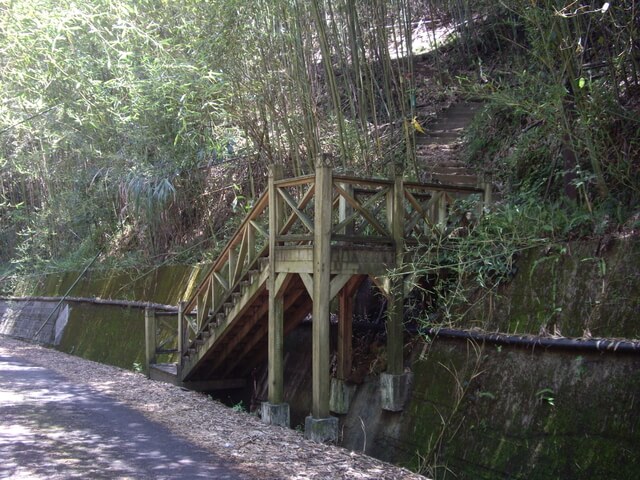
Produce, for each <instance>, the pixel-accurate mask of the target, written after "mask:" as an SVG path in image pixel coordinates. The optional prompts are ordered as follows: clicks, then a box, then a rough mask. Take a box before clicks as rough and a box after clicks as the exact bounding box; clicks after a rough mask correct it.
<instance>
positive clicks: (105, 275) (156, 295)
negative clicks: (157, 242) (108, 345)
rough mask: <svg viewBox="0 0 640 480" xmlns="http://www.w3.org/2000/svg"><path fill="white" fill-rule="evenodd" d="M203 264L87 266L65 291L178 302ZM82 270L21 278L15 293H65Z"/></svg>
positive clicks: (75, 294) (190, 288)
mask: <svg viewBox="0 0 640 480" xmlns="http://www.w3.org/2000/svg"><path fill="white" fill-rule="evenodd" d="M206 270H207V268H206V267H193V266H186V265H172V266H165V267H160V268H157V269H153V270H151V271H146V272H145V271H139V270H133V269H132V270H126V271H123V270H90V271H88V272H86V273H85V274H84V275H82V277H81V278H80V281H79V282H78V283H77V284H76V285H75V286H74V287H73V289H72V290H71V292H70V293H69V294H68V295H69V296H72V297H97V298H108V299H118V300H138V301H144V302H154V303H162V304H167V305H177V304H178V302H179V301H180V300H182V299H185V298H188V297H189V296H190V295H191V293H192V292H193V289H194V288H195V287H196V286H197V284H198V282H199V280H200V278H201V276H202V274H203V272H204V271H206ZM80 274H81V272H79V271H78V272H65V273H63V274H50V275H44V276H42V277H40V278H38V279H36V280H35V281H33V280H32V279H30V280H25V281H23V282H21V283H20V284H19V285H18V286H17V288H16V291H15V292H14V295H16V296H22V295H36V296H49V297H56V296H62V295H65V294H67V292H68V291H69V288H70V287H71V286H72V285H73V284H74V282H75V281H76V280H77V279H78V277H79V276H80Z"/></svg>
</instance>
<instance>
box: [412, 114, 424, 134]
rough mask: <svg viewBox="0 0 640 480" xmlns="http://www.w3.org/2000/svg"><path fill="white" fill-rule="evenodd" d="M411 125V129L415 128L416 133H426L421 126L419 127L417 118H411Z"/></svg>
mask: <svg viewBox="0 0 640 480" xmlns="http://www.w3.org/2000/svg"><path fill="white" fill-rule="evenodd" d="M411 125H413V128H415V129H416V131H418V132H420V133H427V132H425V131H424V128H422V125H420V122H418V118H417V117H413V120H411Z"/></svg>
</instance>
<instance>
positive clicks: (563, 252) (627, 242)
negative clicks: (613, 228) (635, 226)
mask: <svg viewBox="0 0 640 480" xmlns="http://www.w3.org/2000/svg"><path fill="white" fill-rule="evenodd" d="M514 267H515V272H516V273H515V275H514V276H513V278H512V279H511V280H510V281H508V282H505V283H504V284H503V285H502V286H501V287H500V288H499V289H498V291H497V292H496V293H494V294H490V295H487V292H486V291H482V292H478V294H477V296H476V297H477V298H482V301H480V302H478V303H476V305H475V307H474V308H472V309H471V310H469V311H468V313H467V314H466V315H465V316H464V320H463V321H462V325H461V326H465V327H481V328H483V329H485V330H487V331H499V332H503V333H529V334H534V335H535V334H538V333H539V332H540V331H541V330H547V331H548V332H550V333H553V332H554V331H559V332H561V334H562V335H564V336H566V337H581V336H583V334H584V333H585V331H588V332H589V333H590V334H591V335H593V336H594V337H614V338H618V337H622V338H629V339H634V338H640V318H639V313H640V241H639V240H638V239H637V238H627V239H610V240H607V241H606V243H605V241H604V240H593V241H582V242H572V243H569V244H562V245H555V246H553V247H545V248H540V249H536V250H531V251H529V252H527V253H524V254H522V255H521V256H519V257H517V258H516V259H515V263H514ZM467 309H468V306H465V310H467Z"/></svg>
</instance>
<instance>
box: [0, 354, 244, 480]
mask: <svg viewBox="0 0 640 480" xmlns="http://www.w3.org/2000/svg"><path fill="white" fill-rule="evenodd" d="M0 478H2V479H5V478H11V479H23V478H24V479H46V480H58V479H72V478H82V479H116V478H117V479H136V480H137V479H141V480H142V479H199V478H202V479H204V478H207V479H237V478H250V477H249V476H247V475H246V474H244V473H242V472H239V471H237V470H236V471H234V467H233V465H232V464H231V463H230V462H226V461H224V460H223V459H221V458H220V457H216V456H215V455H213V454H212V453H210V452H206V451H204V450H201V449H198V448H197V447H195V446H193V445H191V444H190V443H188V442H187V441H185V440H182V439H180V438H178V437H175V436H173V435H172V434H171V433H170V432H169V431H168V430H167V429H166V428H164V427H162V426H160V425H157V424H154V423H151V422H150V421H148V420H147V419H146V418H145V417H143V416H142V415H141V414H140V413H138V412H136V411H134V410H131V409H129V408H127V407H126V406H123V405H122V404H119V403H117V402H116V401H115V400H113V399H111V398H109V397H108V396H105V395H103V394H100V393H96V392H94V391H92V390H89V389H87V388H86V387H79V386H77V385H74V384H72V383H70V382H69V381H67V380H66V379H65V378H64V377H62V376H60V375H58V374H56V373H54V372H53V371H51V370H48V369H46V368H42V367H39V366H36V365H33V364H30V363H27V362H25V360H23V359H20V358H16V357H11V356H7V355H3V354H0Z"/></svg>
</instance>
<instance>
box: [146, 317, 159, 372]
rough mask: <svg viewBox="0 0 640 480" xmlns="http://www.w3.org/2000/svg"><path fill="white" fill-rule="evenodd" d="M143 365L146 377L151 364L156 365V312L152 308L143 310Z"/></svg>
mask: <svg viewBox="0 0 640 480" xmlns="http://www.w3.org/2000/svg"><path fill="white" fill-rule="evenodd" d="M144 336H145V347H146V348H145V365H146V367H147V375H149V368H150V366H151V364H153V363H156V311H155V310H154V309H152V308H145V310H144Z"/></svg>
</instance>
